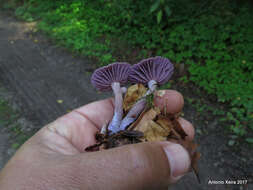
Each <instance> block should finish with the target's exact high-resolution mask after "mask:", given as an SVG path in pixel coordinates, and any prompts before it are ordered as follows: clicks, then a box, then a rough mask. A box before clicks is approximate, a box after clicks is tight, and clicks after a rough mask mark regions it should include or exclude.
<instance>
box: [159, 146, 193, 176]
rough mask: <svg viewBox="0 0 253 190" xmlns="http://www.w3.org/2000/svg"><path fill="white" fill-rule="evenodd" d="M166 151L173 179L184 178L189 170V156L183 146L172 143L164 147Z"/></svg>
mask: <svg viewBox="0 0 253 190" xmlns="http://www.w3.org/2000/svg"><path fill="white" fill-rule="evenodd" d="M164 151H165V153H166V155H167V158H168V160H169V164H170V170H171V171H170V172H171V176H172V177H174V178H176V177H179V176H182V175H184V174H185V173H186V172H187V171H188V170H189V167H190V158H189V154H188V153H187V151H186V150H185V149H184V148H183V147H182V146H181V145H179V144H174V143H170V144H169V145H166V146H165V147H164Z"/></svg>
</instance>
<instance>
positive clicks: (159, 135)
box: [85, 84, 200, 183]
mask: <svg viewBox="0 0 253 190" xmlns="http://www.w3.org/2000/svg"><path fill="white" fill-rule="evenodd" d="M146 92H147V89H146V88H145V87H144V85H142V84H135V85H132V86H130V87H129V88H128V89H127V92H126V94H125V96H124V99H123V111H124V115H126V114H127V113H128V111H129V110H130V109H131V108H132V106H133V105H134V104H135V103H136V102H137V101H138V100H140V99H141V98H147V97H145V93H146ZM150 105H154V104H153V103H151V104H147V105H146V107H145V109H144V110H143V111H142V113H141V114H140V115H139V117H138V118H137V119H136V120H135V121H134V122H133V123H132V124H131V125H129V126H128V127H127V128H126V129H125V130H121V131H119V132H117V133H114V134H110V133H109V132H110V131H109V130H108V123H107V124H106V125H104V126H103V129H102V130H101V132H98V133H97V134H96V135H95V139H96V141H97V143H96V144H94V145H92V146H89V147H87V148H86V149H85V151H97V150H103V149H110V148H114V147H119V146H123V145H127V144H134V143H140V142H152V141H172V142H174V143H178V144H180V145H182V146H183V147H184V148H185V149H186V150H187V151H188V153H189V155H190V158H191V170H193V171H194V173H195V175H196V177H197V180H198V182H199V183H200V177H199V173H198V167H197V162H198V160H199V159H200V153H199V152H197V144H196V143H194V141H191V140H189V139H188V138H186V137H187V134H186V132H185V131H184V129H183V128H182V126H181V124H180V123H179V122H178V118H179V115H180V114H171V113H166V110H162V111H161V110H160V109H159V108H158V107H155V106H150ZM165 107H166V106H165Z"/></svg>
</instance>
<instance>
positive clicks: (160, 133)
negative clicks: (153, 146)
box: [139, 120, 169, 141]
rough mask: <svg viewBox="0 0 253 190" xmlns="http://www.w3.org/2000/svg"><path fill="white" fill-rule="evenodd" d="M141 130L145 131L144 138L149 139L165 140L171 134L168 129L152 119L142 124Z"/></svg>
mask: <svg viewBox="0 0 253 190" xmlns="http://www.w3.org/2000/svg"><path fill="white" fill-rule="evenodd" d="M139 130H140V131H141V132H143V133H144V138H145V140H147V141H165V140H167V136H168V134H169V131H168V130H165V129H164V128H162V127H161V126H160V125H158V124H157V123H156V122H154V121H152V120H149V121H148V122H146V123H145V124H144V125H142V127H141V128H140V129H139Z"/></svg>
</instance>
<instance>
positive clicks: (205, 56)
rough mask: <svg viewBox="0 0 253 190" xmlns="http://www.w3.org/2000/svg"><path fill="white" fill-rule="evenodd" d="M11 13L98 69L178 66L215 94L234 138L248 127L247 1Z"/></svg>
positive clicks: (43, 4) (251, 41)
mask: <svg viewBox="0 0 253 190" xmlns="http://www.w3.org/2000/svg"><path fill="white" fill-rule="evenodd" d="M9 2H11V4H12V5H14V4H15V2H18V3H20V1H17V0H12V1H9ZM9 5H10V3H9ZM16 5H17V4H16ZM15 13H16V15H17V16H18V17H20V18H22V19H25V20H28V21H34V20H38V21H39V24H38V27H39V28H40V29H41V30H42V31H44V32H45V33H47V34H48V35H49V36H50V37H52V38H53V39H54V40H55V42H57V43H58V44H59V45H64V46H65V47H67V48H69V49H70V50H73V51H74V52H79V53H80V54H84V55H86V56H92V57H96V58H97V59H98V61H99V62H100V63H101V64H108V63H110V62H112V61H115V60H122V59H125V58H126V57H129V58H128V60H129V61H133V60H134V61H136V60H139V59H141V58H144V57H148V56H152V55H161V56H165V57H168V58H169V59H171V60H172V61H173V62H174V63H185V64H186V66H187V68H188V71H189V75H187V76H184V77H182V78H181V80H182V81H184V82H186V83H187V82H194V83H195V84H197V85H198V86H199V87H201V88H202V89H204V90H205V91H206V92H207V93H208V94H215V95H216V97H217V101H218V102H220V103H222V104H224V105H225V106H226V107H227V109H228V110H229V111H228V112H226V113H222V114H223V115H224V117H223V118H224V120H225V121H226V122H228V124H229V125H230V129H231V130H232V131H233V132H234V133H235V134H236V135H240V136H243V135H245V134H246V133H247V130H249V129H253V97H252V92H253V22H252V21H253V11H252V4H251V2H250V1H247V0H243V1H236V0H232V1H228V0H222V1H214V0H206V1H200V0H177V1H176V0H143V1H133V0H117V1H116V0H109V1H105V0H97V1H90V0H73V1H67V0H59V1H51V0H24V1H23V3H22V4H19V5H18V8H16V9H15ZM133 52H134V53H133ZM131 55H133V56H134V58H131ZM219 114H220V113H219Z"/></svg>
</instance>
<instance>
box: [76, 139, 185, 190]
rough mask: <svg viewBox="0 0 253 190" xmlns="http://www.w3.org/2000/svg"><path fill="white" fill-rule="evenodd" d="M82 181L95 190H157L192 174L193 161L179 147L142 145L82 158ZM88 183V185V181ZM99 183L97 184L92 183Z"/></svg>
mask: <svg viewBox="0 0 253 190" xmlns="http://www.w3.org/2000/svg"><path fill="white" fill-rule="evenodd" d="M81 157H82V159H81V160H82V161H81V162H80V163H81V166H80V169H81V170H82V171H83V172H80V173H83V174H82V175H84V176H82V177H81V178H80V179H82V181H83V184H82V185H81V186H83V187H87V184H92V189H110V190H114V189H117V190H118V189H121V190H124V189H138V190H139V189H157V188H163V187H168V185H169V184H170V183H173V182H175V181H177V180H178V179H179V178H180V177H181V176H182V175H184V174H185V173H186V172H187V171H189V167H190V158H189V155H188V153H187V151H186V150H185V149H184V148H183V147H182V146H181V145H179V144H175V143H171V142H153V143H150V142H149V143H139V144H132V145H127V146H122V147H118V148H113V149H109V150H104V151H99V152H92V153H86V154H82V155H81ZM87 180H88V181H87ZM92 180H95V181H92Z"/></svg>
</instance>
